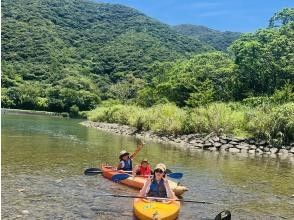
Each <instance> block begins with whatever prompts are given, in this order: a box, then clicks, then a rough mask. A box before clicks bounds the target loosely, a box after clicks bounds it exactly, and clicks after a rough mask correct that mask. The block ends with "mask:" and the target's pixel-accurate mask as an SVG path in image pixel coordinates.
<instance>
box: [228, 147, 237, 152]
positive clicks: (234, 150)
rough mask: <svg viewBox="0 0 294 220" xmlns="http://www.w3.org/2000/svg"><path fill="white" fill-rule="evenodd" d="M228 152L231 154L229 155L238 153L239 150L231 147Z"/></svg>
mask: <svg viewBox="0 0 294 220" xmlns="http://www.w3.org/2000/svg"><path fill="white" fill-rule="evenodd" d="M229 152H231V153H239V152H240V149H238V148H234V147H231V148H229Z"/></svg>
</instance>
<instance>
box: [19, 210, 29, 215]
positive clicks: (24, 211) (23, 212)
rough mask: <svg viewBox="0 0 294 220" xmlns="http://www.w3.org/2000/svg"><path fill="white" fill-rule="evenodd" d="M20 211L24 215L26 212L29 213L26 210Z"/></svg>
mask: <svg viewBox="0 0 294 220" xmlns="http://www.w3.org/2000/svg"><path fill="white" fill-rule="evenodd" d="M21 213H22V214H24V215H27V214H29V213H30V212H29V211H28V210H22V211H21Z"/></svg>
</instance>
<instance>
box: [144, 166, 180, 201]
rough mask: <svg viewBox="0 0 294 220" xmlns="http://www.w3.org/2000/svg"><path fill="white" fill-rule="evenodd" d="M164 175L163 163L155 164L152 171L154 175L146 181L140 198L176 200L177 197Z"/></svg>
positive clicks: (164, 167)
mask: <svg viewBox="0 0 294 220" xmlns="http://www.w3.org/2000/svg"><path fill="white" fill-rule="evenodd" d="M165 175H166V166H165V165H164V164H163V163H160V164H157V165H156V167H155V169H154V174H153V175H152V176H150V177H149V178H148V179H147V180H146V182H145V184H144V186H143V188H142V189H141V191H140V196H142V197H146V196H147V197H160V198H170V199H176V198H177V197H176V196H175V194H174V192H173V191H172V190H171V188H170V186H169V183H168V180H167V178H166V177H165Z"/></svg>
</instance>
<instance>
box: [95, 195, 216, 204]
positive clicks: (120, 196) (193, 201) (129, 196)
mask: <svg viewBox="0 0 294 220" xmlns="http://www.w3.org/2000/svg"><path fill="white" fill-rule="evenodd" d="M95 196H96V197H98V196H112V197H118V198H138V199H149V200H165V201H166V200H168V201H179V202H191V203H200V204H216V203H212V202H205V201H195V200H184V199H169V198H160V197H145V196H131V195H116V194H98V195H95Z"/></svg>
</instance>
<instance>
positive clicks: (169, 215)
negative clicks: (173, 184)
mask: <svg viewBox="0 0 294 220" xmlns="http://www.w3.org/2000/svg"><path fill="white" fill-rule="evenodd" d="M133 210H134V214H135V216H136V217H137V218H138V219H140V220H149V219H150V220H155V219H156V220H174V219H177V217H178V215H179V212H180V202H178V201H152V200H146V199H134V204H133Z"/></svg>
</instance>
